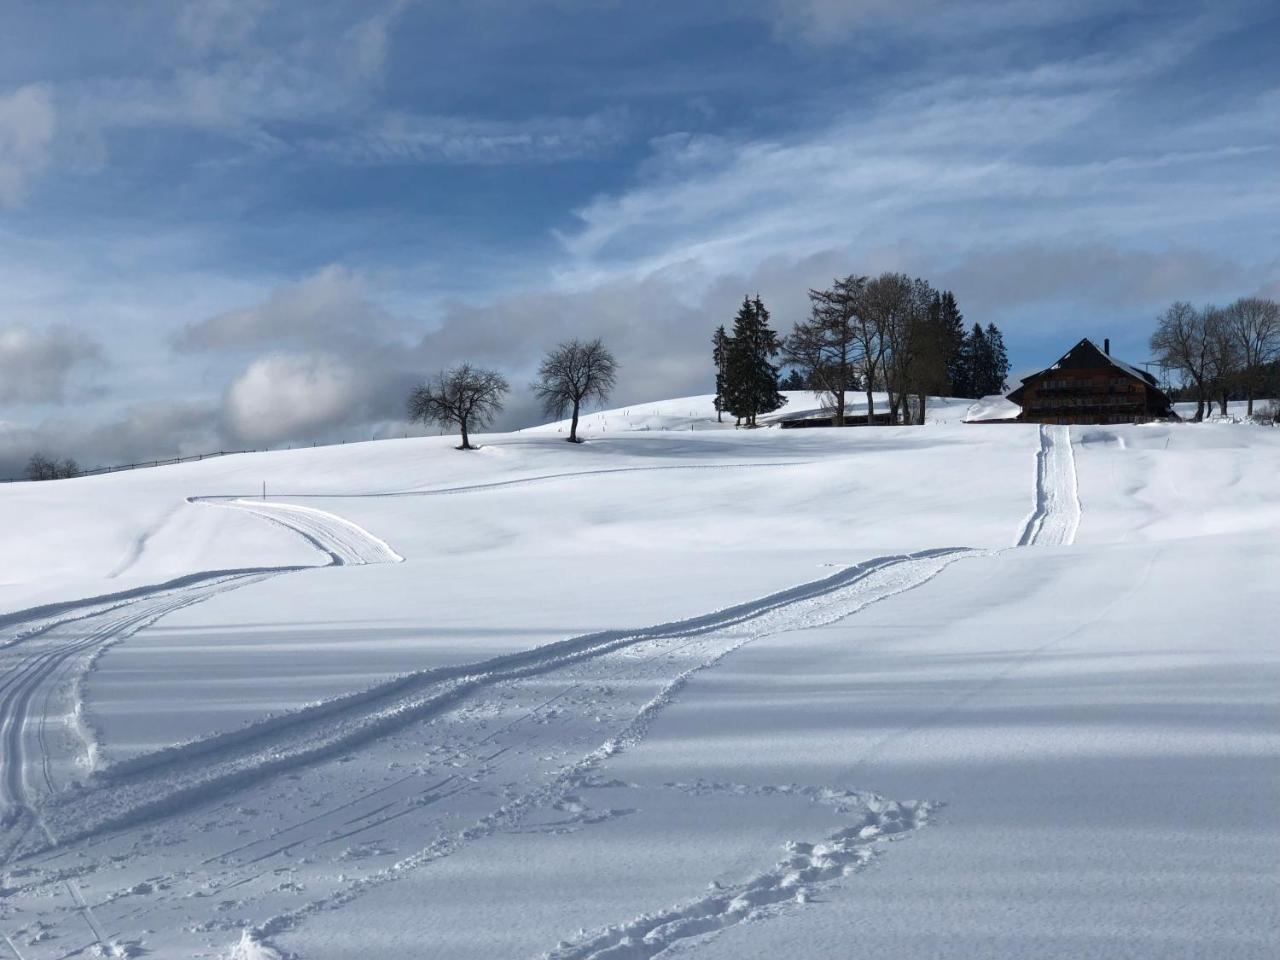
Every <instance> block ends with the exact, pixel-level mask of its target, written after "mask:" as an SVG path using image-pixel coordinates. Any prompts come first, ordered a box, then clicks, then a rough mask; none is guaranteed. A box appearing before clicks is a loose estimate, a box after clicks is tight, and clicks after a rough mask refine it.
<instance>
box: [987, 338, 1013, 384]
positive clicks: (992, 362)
mask: <svg viewBox="0 0 1280 960" xmlns="http://www.w3.org/2000/svg"><path fill="white" fill-rule="evenodd" d="M987 376H988V380H987V389H986V391H985V392H986V393H1004V383H1005V381H1006V380H1007V379H1009V353H1008V351H1007V350H1005V348H1004V336H1003V335H1002V334H1001V333H1000V328H999V327H997V326H996V325H995V324H994V323H989V324H987Z"/></svg>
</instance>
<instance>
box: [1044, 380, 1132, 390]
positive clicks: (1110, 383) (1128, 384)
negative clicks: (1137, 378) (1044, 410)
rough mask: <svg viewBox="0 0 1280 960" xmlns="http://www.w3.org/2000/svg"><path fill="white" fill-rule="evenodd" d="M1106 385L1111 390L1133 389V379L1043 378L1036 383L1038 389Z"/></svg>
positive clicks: (1087, 388) (1078, 388) (1084, 387)
mask: <svg viewBox="0 0 1280 960" xmlns="http://www.w3.org/2000/svg"><path fill="white" fill-rule="evenodd" d="M1101 386H1106V387H1107V388H1108V389H1110V390H1125V391H1127V390H1131V389H1132V388H1133V381H1132V380H1131V379H1129V378H1128V377H1077V378H1072V379H1067V378H1062V379H1054V380H1041V381H1040V382H1039V383H1037V384H1036V389H1037V390H1042V391H1054V390H1097V389H1098V388H1099V387H1101Z"/></svg>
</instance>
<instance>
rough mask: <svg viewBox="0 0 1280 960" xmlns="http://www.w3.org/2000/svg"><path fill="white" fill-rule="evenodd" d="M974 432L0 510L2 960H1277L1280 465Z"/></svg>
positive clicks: (675, 407) (1037, 435) (379, 455)
mask: <svg viewBox="0 0 1280 960" xmlns="http://www.w3.org/2000/svg"><path fill="white" fill-rule="evenodd" d="M805 403H808V404H811V405H812V406H810V407H807V408H805V407H803V404H805ZM793 405H794V406H793ZM969 405H970V401H948V400H937V401H935V402H932V403H931V405H930V406H931V414H930V419H931V421H932V422H931V423H930V424H929V425H928V426H925V427H900V428H880V427H872V428H867V427H858V428H847V429H827V430H822V429H809V430H780V429H777V428H776V427H769V428H764V429H758V430H752V431H747V430H735V429H733V426H732V424H731V423H730V424H717V423H716V422H715V417H714V411H713V409H712V407H711V399H710V398H709V397H698V398H683V399H678V400H671V401H663V402H661V403H655V404H647V405H643V406H637V407H631V408H623V409H621V410H615V411H605V412H603V413H601V414H596V413H593V414H591V415H590V416H588V417H586V418H585V419H584V421H583V432H584V435H585V436H586V437H587V439H588V442H587V443H585V444H581V445H569V444H566V443H564V442H563V430H564V428H563V425H550V426H549V427H546V428H541V429H537V430H531V431H524V432H520V433H515V434H504V435H491V436H485V437H483V438H481V442H482V443H483V445H484V446H483V449H482V450H481V451H479V452H477V453H474V454H463V453H459V452H457V451H455V450H453V449H452V444H453V441H452V439H451V438H447V437H440V438H428V439H416V440H404V441H383V442H379V443H370V444H354V445H349V446H345V447H336V448H316V449H307V450H299V451H283V452H275V453H267V454H253V455H244V456H240V457H227V458H220V459H217V460H210V461H206V462H202V463H196V464H184V465H181V466H175V467H168V468H158V469H155V470H147V471H137V472H135V473H129V474H118V475H109V476H103V477H94V478H85V479H82V480H75V481H60V482H56V483H44V484H14V485H8V486H6V487H5V488H0V522H3V523H4V524H5V529H6V531H8V532H9V535H8V536H9V539H8V543H9V545H10V550H8V551H6V555H5V557H4V559H3V561H2V562H0V584H2V585H0V644H3V646H0V800H2V801H3V806H4V813H3V820H2V821H0V865H2V875H0V888H3V891H4V894H5V895H4V896H3V897H0V934H3V937H0V955H3V954H4V951H5V948H7V949H8V951H9V952H10V953H11V954H13V955H15V956H18V957H20V958H22V960H46V958H53V957H62V956H67V955H74V954H76V953H77V952H80V953H83V954H85V955H90V954H89V953H86V951H93V950H96V951H97V952H98V954H100V955H106V956H110V955H117V956H128V955H144V954H143V953H142V952H143V951H149V952H150V953H149V954H146V955H156V956H164V957H168V956H174V957H177V956H191V957H217V958H220V960H226V958H228V957H236V958H243V960H250V958H253V960H260V958H264V957H266V958H270V957H276V956H281V957H283V956H297V957H302V958H325V957H333V958H338V957H350V956H360V957H368V958H380V957H388V958H390V957H404V956H408V955H412V956H419V955H421V956H441V957H449V958H450V960H465V958H477V960H478V958H497V957H503V958H506V957H529V958H533V957H547V958H557V960H569V958H573V960H587V958H604V957H666V956H675V955H681V956H684V955H693V956H699V957H705V958H721V957H723V958H730V957H733V958H747V957H760V958H764V957H770V958H772V957H778V956H805V957H810V956H811V957H828V956H840V957H863V956H865V957H880V956H884V955H892V956H894V957H901V958H923V957H937V956H964V957H991V958H996V957H1000V958H1006V957H1010V956H1017V957H1046V958H1049V957H1052V958H1064V960H1066V958H1072V960H1076V958H1081V957H1095V956H1096V957H1112V956H1120V955H1123V956H1128V957H1140V958H1145V957H1150V958H1168V957H1215V956H1222V955H1229V956H1232V957H1264V956H1270V955H1272V951H1273V946H1274V942H1275V938H1276V934H1277V932H1278V930H1280V918H1278V916H1277V908H1276V898H1275V891H1276V881H1277V879H1278V878H1277V872H1276V864H1277V862H1280V831H1278V830H1277V823H1276V814H1275V810H1276V809H1277V801H1280V796H1278V794H1280V771H1278V770H1277V768H1276V763H1275V757H1276V756H1277V753H1278V750H1280V720H1278V716H1280V712H1278V711H1277V710H1276V693H1275V691H1276V690H1277V689H1280V687H1278V686H1277V681H1280V651H1278V650H1277V648H1276V646H1275V643H1274V623H1275V619H1276V614H1277V612H1280V606H1278V604H1277V601H1276V596H1277V593H1276V588H1275V584H1276V577H1277V574H1278V573H1280V537H1278V536H1277V533H1278V532H1280V502H1278V501H1277V500H1276V498H1275V495H1274V494H1275V488H1274V478H1275V477H1276V476H1277V475H1280V471H1278V469H1277V468H1280V431H1276V430H1274V429H1272V428H1268V427H1262V426H1257V425H1249V424H1198V425H1191V424H1151V425H1142V426H1107V427H1070V428H1068V427H1055V426H1046V427H1037V426H1035V425H1021V424H1006V425H997V426H989V427H977V426H971V425H966V424H964V423H962V422H960V421H961V420H962V419H963V417H964V415H965V412H966V410H967V409H968V408H969ZM789 406H791V407H792V409H791V411H790V412H791V413H795V412H796V411H797V410H800V409H812V410H815V411H816V410H817V409H819V408H820V404H818V403H817V402H816V401H815V400H814V399H813V398H812V396H811V395H807V394H797V395H793V398H792V404H789ZM264 482H265V483H266V484H267V498H266V499H265V500H264V499H263V498H262V497H261V488H262V484H263V483H264Z"/></svg>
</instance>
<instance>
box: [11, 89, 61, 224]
mask: <svg viewBox="0 0 1280 960" xmlns="http://www.w3.org/2000/svg"><path fill="white" fill-rule="evenodd" d="M55 119H56V117H55V110H54V105H53V95H52V94H51V93H50V91H49V88H48V87H46V86H44V85H42V84H32V85H29V86H25V87H19V88H18V89H17V90H14V91H13V92H12V93H8V94H3V93H0V207H14V206H17V205H18V204H19V203H20V202H21V201H22V199H23V197H24V196H26V192H27V185H28V182H29V181H30V180H31V179H32V178H33V177H35V176H36V175H37V174H39V173H40V172H41V171H42V170H43V169H44V168H45V166H46V165H47V164H48V162H49V146H50V144H51V143H52V141H53V135H54V129H55Z"/></svg>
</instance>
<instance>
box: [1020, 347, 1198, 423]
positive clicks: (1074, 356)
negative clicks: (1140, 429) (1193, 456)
mask: <svg viewBox="0 0 1280 960" xmlns="http://www.w3.org/2000/svg"><path fill="white" fill-rule="evenodd" d="M1009 399H1010V400H1011V401H1013V402H1014V403H1016V404H1017V405H1018V406H1020V407H1021V408H1022V413H1021V414H1020V415H1019V416H1018V420H1019V421H1021V422H1023V423H1146V422H1147V421H1149V420H1159V419H1163V418H1167V417H1172V416H1173V406H1172V404H1171V403H1170V402H1169V398H1168V397H1167V396H1166V395H1165V393H1164V391H1162V390H1161V389H1160V388H1159V386H1157V384H1156V378H1155V377H1153V376H1152V375H1151V374H1149V373H1147V372H1146V371H1145V370H1141V369H1139V368H1138V367H1134V366H1130V365H1129V364H1127V363H1125V362H1124V361H1122V360H1117V359H1116V358H1115V357H1113V356H1111V341H1110V340H1104V341H1103V347H1102V349H1101V350H1099V349H1098V346H1097V344H1095V343H1094V342H1093V341H1092V340H1088V339H1086V340H1081V341H1080V342H1079V343H1077V344H1076V345H1075V346H1074V347H1072V348H1071V349H1070V350H1068V351H1067V353H1066V355H1065V356H1063V358H1062V359H1061V360H1059V361H1058V362H1057V363H1055V364H1054V365H1053V366H1051V367H1049V368H1048V369H1046V370H1041V371H1040V372H1039V373H1033V374H1032V375H1031V376H1029V377H1024V378H1023V380H1022V385H1021V386H1019V387H1018V388H1017V389H1016V390H1014V391H1013V392H1012V393H1011V394H1009Z"/></svg>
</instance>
